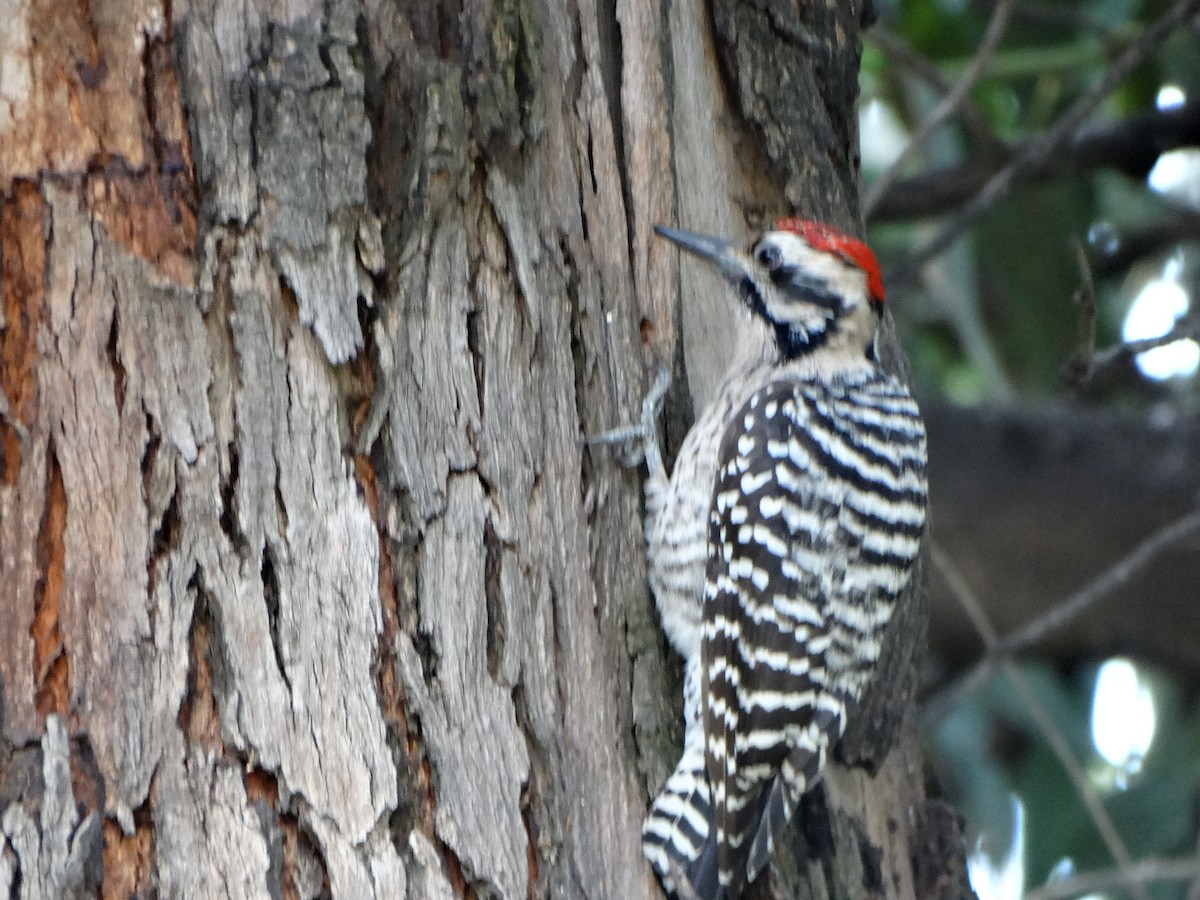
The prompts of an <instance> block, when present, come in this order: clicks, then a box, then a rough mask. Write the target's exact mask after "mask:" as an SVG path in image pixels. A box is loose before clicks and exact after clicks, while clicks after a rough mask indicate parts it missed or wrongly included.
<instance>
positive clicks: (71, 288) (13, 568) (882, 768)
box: [0, 0, 966, 900]
mask: <svg viewBox="0 0 1200 900" xmlns="http://www.w3.org/2000/svg"><path fill="white" fill-rule="evenodd" d="M460 7H461V8H460ZM5 15H6V17H7V19H8V21H7V22H6V23H5V30H4V34H3V35H2V36H0V57H2V58H3V59H4V61H5V69H4V73H3V76H2V77H3V80H0V98H2V99H3V100H4V103H3V104H0V136H2V140H0V191H3V205H2V207H0V242H2V244H0V253H2V255H0V266H2V269H0V272H2V277H3V284H2V297H3V305H2V306H0V389H2V391H0V448H2V449H3V462H2V469H0V627H2V628H3V633H4V634H5V635H6V636H7V639H6V640H5V641H4V643H3V645H0V688H2V701H3V707H2V710H3V721H2V733H0V811H2V813H0V834H2V836H0V891H6V892H7V893H8V894H9V895H10V896H20V897H22V898H25V897H29V898H36V897H64V896H86V897H91V896H98V895H99V896H104V897H129V896H137V897H151V896H164V897H267V896H272V897H274V896H282V897H289V898H291V897H317V896H323V895H329V894H332V896H334V897H339V898H341V897H345V898H365V897H379V898H384V897H387V898H396V897H405V896H407V897H409V898H413V900H417V898H440V897H470V896H474V897H504V898H519V897H527V896H528V897H560V898H581V897H590V898H599V900H603V898H625V897H652V896H656V895H657V886H656V885H655V883H654V880H653V878H652V876H651V874H650V872H649V869H648V867H647V866H646V865H645V864H644V862H643V860H642V856H641V852H640V845H639V835H638V831H639V825H640V820H641V817H642V815H643V813H644V810H645V806H646V801H647V798H648V796H649V793H650V792H651V791H653V790H655V789H656V788H657V787H658V786H659V784H660V783H661V782H662V780H663V778H664V777H665V775H666V774H667V772H668V771H669V770H670V768H671V767H672V766H673V764H674V761H675V757H676V755H677V753H678V745H679V740H680V732H681V728H680V725H679V718H680V706H681V703H680V695H679V685H678V663H677V661H676V660H675V659H673V658H672V657H671V655H670V654H669V652H668V650H667V648H666V645H665V643H664V641H663V639H662V637H661V635H660V633H659V631H658V624H657V617H656V613H655V611H654V608H653V602H652V600H651V598H650V596H649V594H648V592H647V589H646V587H645V577H644V576H645V572H644V568H643V565H642V562H641V560H642V539H641V526H640V480H639V477H638V474H637V473H636V472H634V471H631V470H627V469H623V468H621V467H620V466H619V465H618V463H617V462H616V460H615V459H614V458H613V454H611V453H610V452H608V451H607V450H595V449H592V450H589V449H584V448H582V447H581V445H580V442H579V438H580V436H581V435H583V434H588V433H593V432H596V431H599V430H602V429H604V428H606V427H610V426H612V425H615V424H620V423H622V422H626V421H631V420H632V419H633V418H634V416H635V415H636V414H637V410H638V405H639V402H640V399H641V396H642V392H643V391H644V389H645V387H646V385H647V383H648V379H647V374H648V372H650V371H651V369H652V366H653V364H655V363H656V362H660V361H667V362H670V363H672V364H673V365H674V366H675V368H676V369H677V376H678V377H677V380H676V384H677V387H676V389H675V393H674V395H673V402H672V412H673V417H674V418H673V425H672V431H671V434H673V435H675V436H676V437H677V436H678V434H679V431H680V428H681V425H680V423H681V422H684V421H685V420H686V417H687V412H686V410H687V409H688V408H689V407H690V406H692V405H694V404H699V403H702V402H703V400H704V398H705V397H706V396H707V394H708V392H710V391H711V390H712V387H713V384H714V381H715V379H716V378H717V377H718V376H719V373H720V372H721V371H722V370H723V368H724V367H725V365H727V363H728V360H729V352H728V351H729V346H730V341H729V339H728V336H729V335H730V334H732V333H734V332H735V331H736V328H737V322H736V320H735V319H733V318H732V317H731V313H732V311H731V310H728V309H726V308H725V307H724V306H723V305H722V301H721V299H720V297H719V294H718V292H717V291H716V289H715V286H714V284H713V283H712V282H711V281H710V280H708V276H707V275H704V274H702V273H699V272H698V271H696V270H695V268H694V267H684V268H682V269H680V268H679V267H678V264H677V260H676V256H675V252H674V251H673V250H671V249H670V248H669V247H667V246H664V245H663V244H661V243H656V242H654V241H653V240H652V236H651V234H652V233H651V230H650V229H651V226H652V225H653V224H654V223H656V222H679V223H681V224H683V225H684V226H686V227H696V228H705V229H708V230H711V231H718V232H725V233H728V234H730V235H731V236H734V237H738V238H739V239H740V238H741V237H744V236H745V235H746V234H747V233H748V230H749V229H750V228H753V227H756V226H757V225H759V224H761V222H762V221H764V220H765V219H767V218H770V217H771V216H774V215H776V214H780V213H784V212H788V211H790V210H792V209H798V210H800V211H801V212H803V213H804V214H806V215H811V216H814V217H821V218H827V219H830V220H831V221H834V222H836V223H838V224H841V225H843V226H849V227H853V226H855V225H856V222H857V211H856V196H857V194H856V179H857V153H856V149H855V148H856V147H857V136H856V133H855V118H854V99H855V95H856V84H857V64H858V53H859V33H860V29H861V17H862V16H863V15H864V12H863V10H862V9H861V8H860V6H859V4H858V3H851V4H833V5H830V6H829V7H826V6H822V5H819V4H812V5H808V6H804V7H803V8H800V9H796V8H793V6H792V5H791V4H783V3H770V4H740V3H736V2H734V0H713V4H712V6H711V8H709V7H707V6H705V5H703V4H702V3H700V2H697V0H686V2H683V0H680V2H673V3H668V4H664V5H663V6H662V7H661V8H660V7H659V6H657V5H651V4H649V3H645V2H641V3H639V2H633V0H615V4H612V3H608V2H601V3H599V4H598V5H597V4H595V3H593V2H590V0H569V2H561V3H560V2H542V3H536V4H533V3H531V4H524V3H519V2H516V0H491V2H486V0H475V2H467V3H465V4H460V3H458V2H450V0H436V2H431V0H419V2H418V0H394V2H390V3H378V2H368V3H366V4H364V5H362V6H361V7H360V6H359V5H356V4H353V3H351V2H348V0H325V2H322V3H307V4H306V3H303V2H297V0H281V2H277V3H272V4H254V3H250V4H233V3H230V2H228V0H200V2H197V3H183V4H171V3H165V4H159V3H156V2H155V0H142V2H136V3H129V2H126V0H94V2H90V3H89V2H87V0H83V2H80V3H78V4H72V5H71V6H70V7H69V8H64V7H62V5H61V4H54V3H51V2H46V0H15V2H14V3H10V4H9V5H8V7H6V11H5ZM680 296H681V297H682V308H683V312H682V313H681V314H679V315H678V319H677V312H676V310H677V300H678V299H679V297H680ZM679 323H682V328H680V325H679ZM685 374H686V378H685V377H684V376H685ZM923 622H924V608H923V600H922V598H921V596H920V595H918V596H914V598H913V599H912V602H911V603H910V604H909V605H908V607H907V608H906V611H905V613H904V614H903V615H901V616H900V617H899V621H898V622H897V628H895V629H893V635H894V640H893V645H894V646H893V647H892V652H891V654H890V655H889V663H888V670H887V677H885V678H883V679H881V684H882V686H883V687H882V689H881V690H880V691H879V692H877V696H876V697H875V698H874V700H873V701H872V702H871V703H870V704H868V707H867V709H866V711H865V714H864V715H863V716H861V717H860V725H859V727H858V728H857V729H855V731H854V733H853V734H852V735H850V736H848V738H847V740H846V741H845V742H844V747H843V753H842V756H843V758H844V759H846V760H848V761H852V762H853V765H846V766H844V767H835V768H836V771H834V772H833V773H832V775H831V777H830V779H829V788H828V789H827V790H824V791H821V792H818V793H817V794H815V795H814V796H813V797H812V798H810V801H809V802H807V803H806V807H805V810H804V816H803V817H802V819H803V821H802V823H801V826H800V828H799V830H798V833H799V834H800V836H801V840H799V841H797V842H796V843H795V846H794V847H792V848H791V850H792V852H791V854H790V855H789V854H785V858H784V859H783V860H782V862H781V867H780V873H779V874H778V876H777V877H778V879H779V884H778V889H779V890H780V891H781V892H782V893H783V894H784V895H785V896H796V897H865V896H878V897H884V896H886V897H916V896H920V897H932V896H960V895H961V894H962V893H964V892H965V890H966V889H965V887H964V885H965V881H964V880H963V877H962V871H961V846H960V843H961V842H960V840H959V838H958V831H957V825H956V824H955V820H954V817H953V815H952V814H950V813H949V812H948V811H947V810H945V809H944V808H943V807H941V806H940V805H938V804H937V803H935V802H930V801H926V800H925V799H924V793H923V778H922V775H921V767H920V756H919V747H918V742H917V738H916V735H915V732H914V730H913V728H912V727H911V722H912V717H911V703H910V699H909V698H910V694H911V690H910V688H911V683H912V671H913V667H914V660H915V658H916V655H917V653H918V651H919V648H920V644H921V642H922V639H923V631H924V626H923ZM871 773H874V774H873V775H872V774H871Z"/></svg>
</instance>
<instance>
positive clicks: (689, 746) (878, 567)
mask: <svg viewBox="0 0 1200 900" xmlns="http://www.w3.org/2000/svg"><path fill="white" fill-rule="evenodd" d="M660 233H662V234H664V236H666V237H668V238H670V239H672V240H674V241H675V242H676V243H679V244H680V245H681V246H682V247H683V248H684V249H686V250H689V251H690V252H693V253H695V254H696V255H699V256H702V257H704V258H705V259H708V260H709V261H711V262H713V263H714V264H715V265H717V266H718V268H720V270H721V271H722V273H723V274H724V275H725V276H726V278H727V279H728V280H729V281H730V282H732V283H733V285H734V286H735V288H736V289H737V292H738V293H739V295H740V297H741V299H742V301H743V302H744V303H745V304H746V306H748V307H749V309H750V311H751V313H752V314H753V318H754V319H755V321H757V322H758V323H759V325H760V326H761V327H760V334H761V352H759V353H757V354H755V356H754V358H753V359H752V361H751V362H750V363H749V364H748V365H745V366H744V367H741V368H739V369H737V370H736V371H735V372H734V373H732V374H731V375H729V376H728V377H727V378H726V380H725V381H724V383H723V384H722V385H721V387H720V388H719V390H718V392H717V394H716V396H715V398H714V399H713V401H712V402H711V403H710V404H709V405H708V407H707V408H706V409H705V410H704V411H703V412H702V413H701V415H700V416H699V417H698V419H697V421H696V423H695V425H694V426H693V428H692V430H691V431H690V432H689V434H688V436H687V438H686V439H685V441H684V444H683V446H682V448H681V449H680V453H679V456H678V458H677V459H676V463H675V470H674V473H673V474H672V476H671V478H670V479H669V480H668V479H667V477H666V474H665V472H663V471H662V470H661V467H657V468H652V471H651V473H650V480H649V482H648V488H647V540H648V547H649V550H648V554H649V563H650V580H651V586H652V588H653V590H654V593H655V597H656V599H657V601H658V605H659V610H660V612H661V615H662V619H663V626H664V629H665V630H666V632H667V634H668V637H669V638H670V639H671V642H672V643H673V644H674V646H675V647H676V649H677V650H679V652H680V653H681V654H682V655H683V656H684V659H685V661H686V668H685V690H684V695H685V696H684V713H685V720H686V734H685V744H684V752H683V756H682V758H681V760H680V762H679V765H678V766H677V768H676V770H675V773H674V774H673V775H672V776H671V778H670V779H668V781H667V784H666V785H665V786H664V788H663V790H662V792H661V793H660V794H659V796H658V797H657V798H656V799H655V801H654V803H653V805H652V807H651V810H650V813H649V815H648V817H647V819H646V823H645V826H644V828H643V846H644V848H645V851H646V856H647V858H648V859H649V860H650V862H651V864H652V865H653V867H654V869H655V871H656V872H657V873H658V875H659V877H660V878H661V879H662V881H663V884H664V887H666V888H667V890H668V891H673V890H675V889H677V887H678V884H679V880H680V879H681V878H686V879H687V881H688V882H689V886H690V888H691V891H690V893H691V894H694V895H695V896H696V897H698V898H700V900H716V898H726V900H733V898H736V897H737V896H738V895H739V894H740V892H741V890H742V889H743V887H744V886H745V885H746V884H747V883H748V882H750V881H752V880H753V879H754V878H755V877H756V875H757V874H758V873H759V872H760V871H761V869H762V868H763V867H764V866H765V865H766V863H767V861H768V860H769V858H770V855H771V853H772V850H773V846H774V841H775V840H776V839H777V838H778V836H779V833H780V830H781V829H782V827H783V825H784V824H785V823H786V821H787V819H788V817H789V816H790V814H791V811H792V810H793V809H794V808H795V806H796V803H797V801H798V800H799V798H800V796H801V795H802V794H803V793H804V792H805V791H806V790H808V789H809V788H811V787H812V786H813V785H814V783H815V782H816V780H817V779H818V778H819V777H820V775H821V772H822V769H823V767H824V764H825V758H826V755H827V753H828V752H829V750H830V748H831V747H832V746H833V744H835V743H836V741H837V740H838V738H840V737H841V735H842V732H843V730H844V729H845V724H846V717H847V715H848V714H850V713H852V711H853V706H854V703H855V701H857V700H858V699H859V698H860V697H861V696H862V693H863V690H864V689H865V687H866V685H867V683H868V682H869V681H870V678H871V676H872V673H873V671H874V668H875V665H876V663H877V661H878V658H879V652H880V647H881V642H882V635H883V628H884V626H885V625H886V624H887V622H888V620H889V619H890V618H891V614H892V610H893V608H894V605H895V601H896V598H897V597H898V596H899V594H900V592H901V591H902V590H903V588H904V586H905V585H906V583H907V581H908V579H909V575H910V569H911V566H912V563H913V561H914V560H915V558H916V555H917V552H918V546H919V543H920V538H921V534H922V532H923V530H924V522H925V495H926V487H925V433H924V428H923V426H922V423H921V419H920V415H919V413H918V410H917V407H916V404H915V402H914V401H913V399H912V397H911V396H910V395H909V393H908V391H907V389H906V388H905V387H904V385H903V384H902V383H901V382H899V381H898V380H897V379H895V378H894V377H892V376H891V375H888V374H886V373H885V372H883V371H882V370H881V369H880V368H879V367H878V365H877V364H876V362H875V355H874V339H875V334H876V330H877V323H878V313H879V308H880V305H881V304H882V300H883V296H882V284H881V282H880V280H879V277H878V268H877V267H876V266H875V262H874V258H873V257H872V256H871V254H870V251H869V250H867V249H866V247H865V245H863V244H861V243H859V242H857V241H852V240H851V239H850V238H847V237H845V236H844V235H841V234H840V233H838V232H836V231H834V230H833V229H830V228H828V227H826V226H821V225H814V224H812V223H807V222H797V221H795V220H784V221H782V222H780V223H778V224H777V226H776V230H774V231H771V232H768V233H767V234H766V235H765V236H764V237H763V239H762V240H761V241H760V242H759V243H758V244H757V245H756V246H755V247H754V248H753V249H752V251H751V253H749V254H744V253H740V252H738V251H736V250H734V249H732V248H731V247H730V246H729V245H728V244H725V243H724V242H721V241H716V240H714V239H711V238H704V237H702V236H699V235H692V234H689V233H686V232H677V231H672V230H668V229H660Z"/></svg>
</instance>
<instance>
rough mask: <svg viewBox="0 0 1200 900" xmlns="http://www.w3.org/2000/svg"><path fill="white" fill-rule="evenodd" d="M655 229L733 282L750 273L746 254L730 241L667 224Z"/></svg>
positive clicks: (657, 232) (656, 226)
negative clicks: (668, 226)
mask: <svg viewBox="0 0 1200 900" xmlns="http://www.w3.org/2000/svg"><path fill="white" fill-rule="evenodd" d="M654 231H655V233H656V234H658V236H659V237H664V238H666V239H667V240H668V241H670V242H671V243H673V244H676V245H677V246H678V247H679V248H680V249H681V250H686V251H687V252H688V253H690V254H692V255H693V256H698V257H700V258H701V259H703V260H706V261H708V262H709V263H711V264H712V265H714V266H716V268H717V270H718V271H719V272H720V273H721V274H722V275H724V276H725V277H726V278H728V279H729V280H730V281H732V282H737V281H740V280H741V279H742V278H744V277H746V276H747V275H748V274H749V270H748V268H747V265H746V258H745V256H744V255H743V254H742V253H741V251H739V250H738V249H737V248H735V247H734V246H733V244H731V243H729V241H725V240H722V239H721V238H715V237H709V236H708V235H706V234H697V233H696V232H694V231H681V230H679V229H678V228H667V227H666V226H665V225H655V226H654Z"/></svg>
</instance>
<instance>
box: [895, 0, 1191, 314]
mask: <svg viewBox="0 0 1200 900" xmlns="http://www.w3.org/2000/svg"><path fill="white" fill-rule="evenodd" d="M1197 11H1200V0H1180V2H1179V3H1177V4H1176V5H1175V6H1174V7H1172V8H1171V9H1170V10H1169V11H1168V12H1167V13H1166V14H1164V15H1163V16H1162V17H1161V18H1159V19H1158V20H1157V21H1156V22H1155V23H1154V24H1152V25H1151V26H1150V27H1149V28H1147V29H1146V30H1145V31H1144V32H1143V33H1142V35H1141V36H1140V37H1139V38H1138V39H1137V40H1136V41H1135V42H1134V43H1133V44H1131V45H1130V47H1129V48H1128V49H1127V50H1126V51H1125V52H1124V53H1123V54H1122V55H1121V56H1120V58H1119V59H1117V61H1116V62H1114V63H1113V65H1112V66H1111V67H1109V68H1108V69H1107V70H1106V71H1105V73H1104V76H1103V77H1102V78H1101V79H1100V80H1099V81H1097V82H1096V84H1094V85H1093V86H1092V87H1091V89H1089V90H1088V91H1087V92H1086V93H1085V94H1084V95H1083V96H1082V97H1080V98H1079V99H1078V100H1077V101H1076V102H1075V104H1074V105H1073V106H1072V107H1071V108H1070V109H1069V110H1068V111H1067V112H1066V113H1065V114H1064V115H1063V116H1062V117H1060V118H1059V120H1058V122H1057V123H1056V124H1055V126H1054V127H1053V128H1052V129H1050V131H1049V132H1047V133H1046V134H1044V135H1039V136H1038V137H1036V138H1034V139H1032V140H1031V141H1030V142H1028V143H1027V144H1026V145H1025V147H1024V148H1023V149H1022V150H1021V152H1019V153H1018V154H1017V155H1016V157H1015V158H1013V160H1012V161H1010V162H1009V163H1008V164H1007V165H1006V166H1004V167H1003V168H1002V169H1001V170H1000V171H999V172H997V173H996V174H995V175H993V176H992V177H991V178H990V179H989V180H988V182H987V183H986V184H985V185H984V186H983V188H982V189H981V190H980V191H979V192H978V193H977V194H975V195H974V196H973V197H972V198H971V200H970V201H968V202H967V203H966V204H965V205H964V206H963V207H962V208H961V209H959V211H958V213H957V214H955V215H954V216H952V217H951V218H950V220H949V221H947V222H946V223H945V224H944V225H942V227H941V228H940V229H939V230H938V231H937V232H936V233H935V235H934V236H933V237H932V238H931V239H930V240H929V241H928V242H927V243H926V244H925V245H924V246H923V247H921V248H919V249H917V250H916V251H914V252H913V253H912V254H911V255H910V256H909V257H908V259H906V260H905V261H904V262H903V263H901V265H900V266H899V267H898V268H897V269H896V270H894V271H893V272H891V273H889V276H890V277H889V278H888V279H887V283H888V285H889V287H890V288H891V289H892V290H893V291H900V290H902V289H903V288H904V287H906V286H907V285H908V284H909V283H910V282H911V281H912V280H913V279H914V278H915V277H916V276H917V275H918V274H919V273H920V271H921V269H923V268H924V267H925V264H926V263H928V262H929V260H931V259H933V258H934V257H935V256H937V255H938V254H940V253H942V252H943V251H945V250H946V248H947V247H949V246H950V245H951V244H953V243H954V242H955V241H956V240H957V239H958V238H959V237H960V236H961V235H962V233H963V232H964V231H965V230H966V229H967V227H968V226H970V225H971V224H972V223H974V222H975V220H976V219H978V218H979V217H980V216H981V215H983V214H984V213H985V212H987V211H988V210H989V209H991V207H992V206H993V205H994V204H995V202H996V201H997V200H999V199H1000V198H1001V197H1003V196H1004V195H1005V194H1006V193H1008V190H1009V188H1011V187H1012V185H1013V183H1014V182H1015V181H1017V180H1018V179H1021V178H1025V177H1028V175H1029V173H1031V172H1036V171H1038V170H1039V169H1041V168H1042V167H1044V166H1045V165H1046V163H1047V160H1049V159H1050V157H1051V156H1052V155H1053V154H1055V153H1056V152H1058V151H1059V150H1061V148H1062V147H1063V146H1064V145H1065V144H1066V143H1067V142H1068V141H1069V140H1070V139H1071V136H1072V135H1074V134H1075V133H1076V132H1077V131H1078V130H1079V128H1080V126H1082V125H1083V122H1084V120H1085V119H1086V118H1087V117H1088V116H1089V115H1091V113H1092V111H1093V110H1094V109H1095V108H1096V106H1098V105H1099V103H1100V101H1101V100H1103V99H1104V98H1105V97H1106V96H1108V94H1109V93H1110V92H1111V91H1112V90H1113V89H1114V88H1115V87H1116V86H1117V85H1118V84H1120V83H1121V82H1122V81H1124V80H1125V79H1126V78H1128V77H1129V75H1130V73H1131V72H1132V71H1133V70H1134V69H1135V68H1136V67H1137V66H1138V65H1140V64H1141V63H1142V62H1144V61H1145V60H1146V58H1147V57H1149V55H1150V54H1151V53H1153V52H1154V50H1155V49H1156V48H1157V47H1158V46H1159V45H1160V44H1161V43H1162V42H1163V41H1164V40H1166V39H1167V37H1168V36H1169V35H1170V34H1171V33H1172V32H1173V31H1174V30H1175V29H1176V28H1177V27H1178V26H1179V25H1180V24H1182V23H1183V22H1184V21H1186V20H1187V19H1189V18H1191V17H1192V16H1194V15H1195V14H1196V13H1197Z"/></svg>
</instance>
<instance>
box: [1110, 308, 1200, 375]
mask: <svg viewBox="0 0 1200 900" xmlns="http://www.w3.org/2000/svg"><path fill="white" fill-rule="evenodd" d="M1189 338H1190V339H1191V340H1193V341H1196V340H1200V316H1182V317H1180V318H1179V319H1176V321H1175V324H1174V325H1173V326H1172V327H1171V330H1170V331H1168V332H1167V333H1166V334H1164V335H1161V336H1160V337H1156V338H1143V339H1142V340H1139V341H1126V342H1125V343H1123V344H1113V345H1112V346H1111V347H1105V348H1104V349H1103V350H1098V351H1097V352H1096V356H1095V358H1094V359H1093V361H1092V368H1093V369H1103V368H1104V367H1105V366H1110V365H1112V364H1113V363H1114V362H1116V361H1117V360H1118V359H1122V358H1130V357H1134V356H1137V355H1138V354H1139V353H1145V352H1146V351H1147V350H1155V349H1157V348H1158V347H1165V346H1167V344H1173V343H1175V342H1176V341H1182V340H1186V339H1189Z"/></svg>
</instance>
